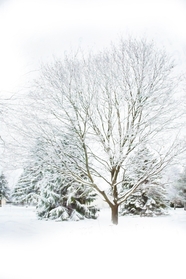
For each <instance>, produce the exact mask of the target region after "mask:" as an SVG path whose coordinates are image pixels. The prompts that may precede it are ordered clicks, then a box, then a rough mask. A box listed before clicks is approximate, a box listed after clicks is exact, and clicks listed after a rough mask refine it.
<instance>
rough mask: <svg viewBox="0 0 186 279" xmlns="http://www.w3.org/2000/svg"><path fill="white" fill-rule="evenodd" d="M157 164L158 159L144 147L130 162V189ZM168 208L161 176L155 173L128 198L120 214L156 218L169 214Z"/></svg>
mask: <svg viewBox="0 0 186 279" xmlns="http://www.w3.org/2000/svg"><path fill="white" fill-rule="evenodd" d="M156 164H157V159H156V158H155V156H154V154H152V153H151V152H150V151H149V149H148V148H147V147H146V146H142V147H141V148H140V149H139V150H138V151H137V152H136V153H135V154H134V156H133V157H132V159H131V160H129V166H130V172H131V175H130V177H131V179H130V184H129V188H132V186H133V184H135V183H136V181H138V179H139V177H141V176H144V175H145V174H146V173H148V171H149V169H151V168H152V167H153V165H156ZM167 208H168V201H167V197H166V191H165V187H164V185H163V184H162V182H161V175H160V173H159V174H157V173H155V174H154V175H152V176H151V177H150V178H148V179H146V180H145V181H144V183H143V184H141V185H140V186H139V187H138V188H137V189H136V191H134V192H133V193H132V195H130V196H129V197H128V199H127V200H126V202H125V204H123V205H121V208H120V214H121V215H126V214H134V215H143V216H154V215H161V214H165V213H167V211H166V209H167Z"/></svg>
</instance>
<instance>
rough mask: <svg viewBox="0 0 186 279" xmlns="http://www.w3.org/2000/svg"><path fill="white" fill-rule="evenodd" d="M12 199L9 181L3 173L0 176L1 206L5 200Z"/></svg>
mask: <svg viewBox="0 0 186 279" xmlns="http://www.w3.org/2000/svg"><path fill="white" fill-rule="evenodd" d="M9 197H10V189H9V187H8V181H7V179H6V177H5V175H4V173H3V172H1V174H0V204H1V200H2V199H3V198H5V199H7V200H8V199H9Z"/></svg>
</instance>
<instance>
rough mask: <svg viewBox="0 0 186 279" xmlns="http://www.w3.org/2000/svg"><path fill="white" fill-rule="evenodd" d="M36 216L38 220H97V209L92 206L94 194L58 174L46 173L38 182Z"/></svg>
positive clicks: (85, 187)
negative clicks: (38, 191) (38, 192)
mask: <svg viewBox="0 0 186 279" xmlns="http://www.w3.org/2000/svg"><path fill="white" fill-rule="evenodd" d="M39 184H40V195H39V201H38V205H37V214H38V216H39V217H40V218H50V219H58V220H62V221H64V220H75V221H77V220H81V219H84V218H93V219H95V218H97V212H98V208H97V207H95V206H92V205H91V203H92V201H94V200H95V198H96V193H95V192H94V191H93V190H92V189H90V188H88V187H87V186H83V185H81V184H80V183H77V182H75V180H73V179H72V178H71V177H67V176H63V175H61V174H60V173H58V172H57V173H54V172H50V173H46V174H45V176H44V177H43V179H42V180H41V181H40V182H39Z"/></svg>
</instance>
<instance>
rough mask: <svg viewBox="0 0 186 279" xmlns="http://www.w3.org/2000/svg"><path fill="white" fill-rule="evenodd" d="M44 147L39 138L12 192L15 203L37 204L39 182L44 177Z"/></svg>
mask: <svg viewBox="0 0 186 279" xmlns="http://www.w3.org/2000/svg"><path fill="white" fill-rule="evenodd" d="M43 157H44V155H43V147H42V144H41V141H40V140H37V142H36V145H35V148H32V150H31V151H30V156H29V158H28V159H27V163H26V164H25V165H24V167H23V171H22V174H21V176H20V178H19V180H18V182H17V184H16V185H15V187H14V189H13V193H12V201H13V202H14V203H27V204H36V203H37V198H38V193H39V188H38V186H37V183H38V182H39V181H40V180H41V179H42V177H43V170H44V168H43V164H44V161H43Z"/></svg>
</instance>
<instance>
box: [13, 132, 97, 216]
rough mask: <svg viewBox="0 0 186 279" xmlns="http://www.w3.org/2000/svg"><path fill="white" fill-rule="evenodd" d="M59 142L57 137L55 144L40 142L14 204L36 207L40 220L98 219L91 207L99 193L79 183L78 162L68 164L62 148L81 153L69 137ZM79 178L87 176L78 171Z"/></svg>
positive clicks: (95, 209) (15, 194) (51, 141)
mask: <svg viewBox="0 0 186 279" xmlns="http://www.w3.org/2000/svg"><path fill="white" fill-rule="evenodd" d="M57 138H58V137H57V135H55V141H53V140H52V139H47V140H45V139H42V140H41V139H40V140H38V142H37V145H36V149H35V151H34V149H33V150H32V152H31V156H30V160H29V162H28V164H27V166H26V167H25V168H24V171H23V174H22V175H21V177H20V179H19V181H18V183H17V185H16V187H15V189H14V193H13V198H14V201H16V202H26V203H35V204H36V207H37V214H38V216H39V218H51V219H60V220H68V219H73V220H80V219H83V218H96V217H97V212H98V209H97V208H96V207H94V206H92V205H91V202H92V201H94V200H95V199H96V194H95V191H94V190H93V189H89V187H88V186H84V185H83V184H82V183H80V182H79V183H78V182H75V179H74V178H73V177H72V176H71V170H72V168H73V169H74V168H76V162H74V161H69V160H66V159H65V157H63V156H62V154H61V149H62V148H63V149H64V150H66V149H68V148H70V149H71V152H74V153H75V152H76V154H77V157H78V156H80V152H79V151H80V150H79V148H78V146H77V145H75V144H74V145H73V144H72V141H73V140H72V139H71V138H70V139H68V136H67V135H63V137H60V138H59V139H58V141H57ZM61 138H63V140H62V139H61ZM69 142H71V144H69ZM63 154H64V152H63ZM77 175H78V176H82V175H83V173H78V170H77Z"/></svg>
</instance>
